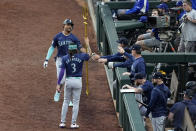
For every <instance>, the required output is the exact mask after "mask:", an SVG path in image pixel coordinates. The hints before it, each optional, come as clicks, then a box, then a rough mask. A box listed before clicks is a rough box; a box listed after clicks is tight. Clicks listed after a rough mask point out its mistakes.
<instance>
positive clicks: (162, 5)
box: [157, 3, 168, 11]
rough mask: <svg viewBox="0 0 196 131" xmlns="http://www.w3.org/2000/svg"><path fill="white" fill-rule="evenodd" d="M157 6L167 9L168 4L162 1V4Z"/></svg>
mask: <svg viewBox="0 0 196 131" xmlns="http://www.w3.org/2000/svg"><path fill="white" fill-rule="evenodd" d="M157 8H158V9H164V10H166V11H168V6H167V4H165V3H162V4H160V5H158V6H157Z"/></svg>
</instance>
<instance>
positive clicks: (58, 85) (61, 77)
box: [56, 68, 65, 92]
mask: <svg viewBox="0 0 196 131" xmlns="http://www.w3.org/2000/svg"><path fill="white" fill-rule="evenodd" d="M64 72H65V69H64V68H61V71H60V73H59V77H58V81H57V86H56V90H57V91H58V92H60V85H61V80H62V79H63V76H64Z"/></svg>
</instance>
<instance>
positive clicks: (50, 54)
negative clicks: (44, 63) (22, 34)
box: [46, 46, 54, 60]
mask: <svg viewBox="0 0 196 131" xmlns="http://www.w3.org/2000/svg"><path fill="white" fill-rule="evenodd" d="M53 52H54V47H53V46H51V47H50V48H49V49H48V54H47V56H46V60H49V59H50V57H51V56H52V53H53Z"/></svg>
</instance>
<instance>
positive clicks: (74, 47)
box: [68, 43, 78, 50]
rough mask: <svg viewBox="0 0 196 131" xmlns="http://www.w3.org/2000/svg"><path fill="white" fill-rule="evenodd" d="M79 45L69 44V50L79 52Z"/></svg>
mask: <svg viewBox="0 0 196 131" xmlns="http://www.w3.org/2000/svg"><path fill="white" fill-rule="evenodd" d="M77 49H78V48H77V45H76V44H75V43H69V47H68V50H77Z"/></svg>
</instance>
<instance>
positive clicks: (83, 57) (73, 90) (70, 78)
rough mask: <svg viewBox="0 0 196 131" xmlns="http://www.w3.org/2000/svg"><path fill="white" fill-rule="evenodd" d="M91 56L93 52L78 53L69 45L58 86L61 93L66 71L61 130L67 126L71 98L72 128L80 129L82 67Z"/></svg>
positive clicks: (75, 46) (87, 42)
mask: <svg viewBox="0 0 196 131" xmlns="http://www.w3.org/2000/svg"><path fill="white" fill-rule="evenodd" d="M85 42H86V46H87V47H88V48H89V40H88V39H85ZM89 54H91V50H89V52H88V54H86V53H78V50H77V45H76V44H75V43H72V44H70V45H69V54H68V55H66V56H64V57H63V58H62V65H61V71H60V73H59V79H58V82H57V86H56V89H57V91H60V83H61V80H62V78H63V75H64V72H65V70H66V81H65V83H66V86H65V87H64V102H63V105H62V112H61V123H60V125H59V127H60V128H64V127H65V126H66V124H65V123H66V116H67V111H68V104H69V102H70V100H71V98H72V99H73V109H72V122H71V128H79V125H78V124H76V120H77V116H78V111H79V102H80V94H81V90H82V67H83V62H84V61H88V60H89V58H90V56H89Z"/></svg>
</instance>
